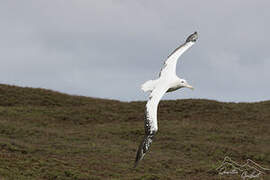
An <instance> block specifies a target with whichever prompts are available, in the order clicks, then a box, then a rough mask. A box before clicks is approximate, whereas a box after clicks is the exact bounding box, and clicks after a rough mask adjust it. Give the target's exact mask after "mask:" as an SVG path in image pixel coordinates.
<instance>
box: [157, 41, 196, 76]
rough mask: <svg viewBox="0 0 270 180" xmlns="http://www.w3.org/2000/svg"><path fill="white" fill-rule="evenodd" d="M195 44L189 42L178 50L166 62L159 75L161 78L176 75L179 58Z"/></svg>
mask: <svg viewBox="0 0 270 180" xmlns="http://www.w3.org/2000/svg"><path fill="white" fill-rule="evenodd" d="M193 44H194V42H192V41H189V42H185V43H184V44H182V45H181V46H179V47H178V48H176V49H175V50H174V51H173V52H172V53H171V54H170V55H169V56H168V58H167V59H166V61H165V62H164V66H163V68H162V69H161V71H160V73H159V77H163V76H170V75H176V64H177V60H178V58H179V57H180V56H181V55H182V54H183V53H184V52H185V51H186V50H188V49H189V48H190V47H191V46H192V45H193Z"/></svg>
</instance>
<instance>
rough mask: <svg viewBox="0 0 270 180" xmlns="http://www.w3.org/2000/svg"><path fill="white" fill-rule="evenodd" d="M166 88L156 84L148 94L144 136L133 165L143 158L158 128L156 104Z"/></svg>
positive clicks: (167, 87) (164, 85) (166, 86)
mask: <svg viewBox="0 0 270 180" xmlns="http://www.w3.org/2000/svg"><path fill="white" fill-rule="evenodd" d="M168 89H169V86H168V85H166V84H160V85H159V86H156V88H155V89H154V90H153V91H152V92H151V94H150V96H149V100H148V101H147V103H146V110H145V121H144V126H145V136H144V139H143V140H142V142H141V144H140V146H139V148H138V151H137V155H136V159H135V165H134V167H136V166H137V165H138V163H139V162H140V160H142V159H143V157H144V155H145V154H146V152H147V151H148V150H149V147H150V145H151V143H152V141H153V138H154V135H155V133H156V132H157V130H158V124H157V109H158V104H159V101H160V100H161V98H162V96H163V95H164V94H165V93H166V91H167V90H168Z"/></svg>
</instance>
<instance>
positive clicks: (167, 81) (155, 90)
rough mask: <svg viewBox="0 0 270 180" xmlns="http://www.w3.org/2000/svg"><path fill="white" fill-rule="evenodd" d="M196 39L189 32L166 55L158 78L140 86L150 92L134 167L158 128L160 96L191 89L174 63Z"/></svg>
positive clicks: (196, 37)
mask: <svg viewBox="0 0 270 180" xmlns="http://www.w3.org/2000/svg"><path fill="white" fill-rule="evenodd" d="M197 39H198V34H197V32H195V33H193V34H191V35H190V36H189V37H188V38H187V39H186V42H185V43H184V44H182V45H180V46H179V47H178V48H176V49H175V50H174V51H173V52H172V53H171V54H170V55H169V56H168V58H167V59H166V61H165V62H164V66H163V68H162V69H161V71H160V73H159V78H158V79H155V80H149V81H146V82H145V83H144V84H143V85H142V87H141V88H142V90H143V91H144V92H150V95H149V99H148V101H147V103H146V111H145V122H144V123H145V124H144V125H145V127H144V128H145V137H144V139H143V141H142V142H141V144H140V146H139V148H138V151H137V156H136V160H135V165H134V167H136V166H137V165H138V163H139V161H140V160H142V159H143V157H144V155H145V153H146V152H147V151H148V150H149V147H150V145H151V143H152V141H153V137H154V135H155V134H156V132H157V130H158V125H157V108H158V104H159V101H160V99H161V98H162V96H163V95H164V94H165V93H166V92H172V91H175V90H177V89H179V88H184V87H187V88H190V89H193V88H192V86H191V85H189V84H188V83H187V81H186V80H184V79H181V78H179V77H178V76H177V75H176V64H177V60H178V58H179V57H180V56H181V55H182V54H183V53H184V52H185V51H186V50H188V49H189V48H190V47H191V46H193V45H194V44H195V42H196V40H197Z"/></svg>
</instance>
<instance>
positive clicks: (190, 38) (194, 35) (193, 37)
mask: <svg viewBox="0 0 270 180" xmlns="http://www.w3.org/2000/svg"><path fill="white" fill-rule="evenodd" d="M197 39H198V33H197V32H196V31H195V32H194V33H193V34H191V35H190V36H188V38H187V40H186V42H195V41H196V40H197Z"/></svg>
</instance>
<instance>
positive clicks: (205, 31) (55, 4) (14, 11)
mask: <svg viewBox="0 0 270 180" xmlns="http://www.w3.org/2000/svg"><path fill="white" fill-rule="evenodd" d="M269 9H270V1H269V0H257V1H255V0H245V1H243V0H226V1H225V0H223V1H217V0H204V1H198V0H186V1H184V0H181V1H180V0H171V1H164V0H147V1H145V0H136V1H124V0H103V1H101V0H39V1H37V0H32V1H31V0H25V1H22V0H12V1H11V0H1V2H0V63H1V64H0V83H5V84H12V85H19V86H28V87H41V88H46V89H53V90H56V91H61V92H64V93H69V94H76V95H84V96H90V97H99V98H110V99H118V100H123V101H133V100H145V99H146V97H147V94H145V93H143V92H142V91H141V90H140V86H141V84H142V83H143V82H145V81H146V80H149V79H155V78H156V77H157V76H158V73H159V71H160V69H161V67H162V64H163V62H164V60H165V59H166V57H167V56H168V54H170V53H171V52H172V51H173V50H174V49H175V48H176V47H177V46H179V45H180V44H181V43H183V42H184V41H185V39H186V37H187V36H188V35H189V34H191V33H193V32H194V31H197V32H198V33H199V39H198V41H197V43H196V44H195V45H194V46H193V47H192V48H191V49H189V50H188V51H187V52H186V53H185V54H183V56H182V57H181V58H180V59H179V61H178V64H177V74H178V76H180V77H182V78H184V79H186V80H187V81H188V82H189V84H191V85H192V86H193V87H195V90H194V91H191V90H189V89H181V90H178V91H175V92H172V93H167V94H166V95H165V96H164V98H163V99H183V98H207V99H215V100H220V101H236V102H239V101H248V102H250V101H261V100H269V99H270V96H269V95H270V81H269V79H270V70H269V69H270V54H269V51H270V42H269V40H270V37H269V32H270V11H269Z"/></svg>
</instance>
